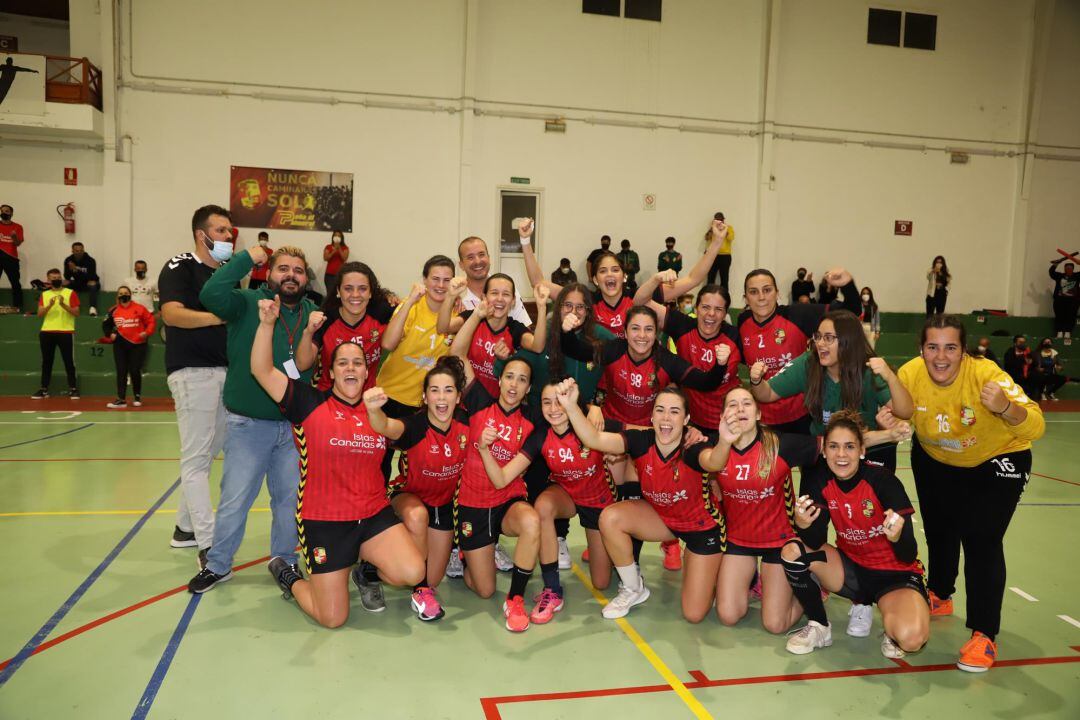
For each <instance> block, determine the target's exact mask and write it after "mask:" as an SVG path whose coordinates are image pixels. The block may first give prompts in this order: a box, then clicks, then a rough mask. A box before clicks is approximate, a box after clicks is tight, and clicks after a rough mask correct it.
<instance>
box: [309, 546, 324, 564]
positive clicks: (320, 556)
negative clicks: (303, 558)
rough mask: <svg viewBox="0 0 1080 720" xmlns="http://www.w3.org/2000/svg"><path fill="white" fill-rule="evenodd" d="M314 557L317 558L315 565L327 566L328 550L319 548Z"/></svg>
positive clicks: (314, 552)
mask: <svg viewBox="0 0 1080 720" xmlns="http://www.w3.org/2000/svg"><path fill="white" fill-rule="evenodd" d="M312 555H313V556H314V557H315V564H316V565H325V564H326V548H321V547H317V548H315V550H314V551H313V552H312Z"/></svg>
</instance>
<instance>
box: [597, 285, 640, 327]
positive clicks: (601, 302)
mask: <svg viewBox="0 0 1080 720" xmlns="http://www.w3.org/2000/svg"><path fill="white" fill-rule="evenodd" d="M632 307H634V294H633V293H631V292H630V291H629V290H628V289H626V288H623V294H622V297H621V298H619V301H618V302H617V303H615V305H608V301H607V300H605V299H604V296H603V294H602V293H600V292H599V291H596V292H594V293H593V317H594V318H596V322H597V323H598V324H600V325H603V326H604V327H606V328H607V329H608V330H610V331H611V333H612V334H613V335H614V336H615V337H620V338H624V337H626V313H627V311H628V310H629V309H630V308H632Z"/></svg>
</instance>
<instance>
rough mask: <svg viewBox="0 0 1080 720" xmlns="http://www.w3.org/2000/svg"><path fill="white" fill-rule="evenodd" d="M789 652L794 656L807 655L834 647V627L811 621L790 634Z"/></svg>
mask: <svg viewBox="0 0 1080 720" xmlns="http://www.w3.org/2000/svg"><path fill="white" fill-rule="evenodd" d="M789 634H790V635H791V637H789V638H788V641H787V651H788V652H789V653H792V654H793V655H807V654H809V653H812V652H814V651H815V650H817V649H818V648H824V647H829V646H830V645H832V626H831V625H822V624H821V623H819V622H814V621H813V620H811V621H810V622H808V623H806V625H805V626H803V627H801V628H799V629H798V630H793V631H792V632H791V633H789Z"/></svg>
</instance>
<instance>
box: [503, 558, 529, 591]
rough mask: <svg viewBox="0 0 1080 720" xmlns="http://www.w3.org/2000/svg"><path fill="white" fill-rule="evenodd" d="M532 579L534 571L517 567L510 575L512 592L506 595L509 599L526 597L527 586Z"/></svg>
mask: <svg viewBox="0 0 1080 720" xmlns="http://www.w3.org/2000/svg"><path fill="white" fill-rule="evenodd" d="M530 577H532V569H529V570H525V569H523V568H519V567H518V566H517V565H515V566H514V571H513V572H512V573H511V574H510V592H508V593H506V597H507V599H509V598H514V597H525V586H526V585H528V583H529V578H530Z"/></svg>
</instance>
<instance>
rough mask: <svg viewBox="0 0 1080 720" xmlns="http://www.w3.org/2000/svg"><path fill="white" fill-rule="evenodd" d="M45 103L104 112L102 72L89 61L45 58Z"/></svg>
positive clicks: (59, 57) (55, 56) (83, 59)
mask: <svg viewBox="0 0 1080 720" xmlns="http://www.w3.org/2000/svg"><path fill="white" fill-rule="evenodd" d="M45 100H46V101H47V102H64V103H77V104H82V105H93V106H94V107H96V108H97V109H98V110H100V109H101V70H100V68H98V67H96V66H95V65H93V64H92V63H91V62H90V61H89V60H87V59H86V58H73V57H64V56H61V55H46V56H45Z"/></svg>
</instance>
